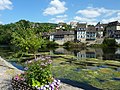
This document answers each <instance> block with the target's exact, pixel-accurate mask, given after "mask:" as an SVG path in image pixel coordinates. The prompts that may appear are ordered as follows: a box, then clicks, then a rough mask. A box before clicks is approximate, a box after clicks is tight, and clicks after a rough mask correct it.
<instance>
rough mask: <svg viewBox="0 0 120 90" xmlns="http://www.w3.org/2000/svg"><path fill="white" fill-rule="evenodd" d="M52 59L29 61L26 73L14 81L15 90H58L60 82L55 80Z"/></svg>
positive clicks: (43, 57)
mask: <svg viewBox="0 0 120 90" xmlns="http://www.w3.org/2000/svg"><path fill="white" fill-rule="evenodd" d="M51 63H52V60H51V58H50V57H46V56H41V57H39V58H37V59H35V60H31V61H27V62H26V67H25V72H24V73H22V74H20V75H17V76H15V77H14V78H13V79H12V87H13V89H14V90H58V89H59V86H60V80H56V79H54V78H53V76H52V73H51Z"/></svg>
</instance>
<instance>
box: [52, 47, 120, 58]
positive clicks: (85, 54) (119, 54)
mask: <svg viewBox="0 0 120 90" xmlns="http://www.w3.org/2000/svg"><path fill="white" fill-rule="evenodd" d="M50 54H51V55H52V54H64V55H74V56H76V57H77V59H79V60H81V59H86V58H96V59H101V60H120V48H117V49H116V48H85V49H79V48H78V49H72V50H67V49H65V48H63V47H59V48H57V49H55V50H51V51H50Z"/></svg>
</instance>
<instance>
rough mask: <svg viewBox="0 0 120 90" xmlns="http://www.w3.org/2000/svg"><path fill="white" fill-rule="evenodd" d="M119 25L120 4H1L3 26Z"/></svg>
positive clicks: (18, 0) (15, 0) (113, 0)
mask: <svg viewBox="0 0 120 90" xmlns="http://www.w3.org/2000/svg"><path fill="white" fill-rule="evenodd" d="M21 19H25V20H29V21H31V22H40V23H45V22H49V23H59V22H65V23H69V22H73V21H74V22H81V23H83V22H86V23H88V24H94V25H95V24H96V23H98V22H101V23H108V22H112V21H116V20H117V21H120V0H0V24H9V23H14V22H17V21H19V20H21Z"/></svg>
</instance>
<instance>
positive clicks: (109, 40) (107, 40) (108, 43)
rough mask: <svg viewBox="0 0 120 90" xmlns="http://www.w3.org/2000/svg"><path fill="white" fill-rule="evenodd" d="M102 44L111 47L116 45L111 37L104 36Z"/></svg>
mask: <svg viewBox="0 0 120 90" xmlns="http://www.w3.org/2000/svg"><path fill="white" fill-rule="evenodd" d="M103 45H104V46H107V47H113V46H117V43H116V41H115V39H113V38H105V39H104V41H103Z"/></svg>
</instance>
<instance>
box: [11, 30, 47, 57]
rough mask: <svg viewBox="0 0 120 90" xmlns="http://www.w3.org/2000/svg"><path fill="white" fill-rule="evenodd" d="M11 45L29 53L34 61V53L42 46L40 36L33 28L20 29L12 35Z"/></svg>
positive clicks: (42, 42) (42, 40) (42, 41)
mask: <svg viewBox="0 0 120 90" xmlns="http://www.w3.org/2000/svg"><path fill="white" fill-rule="evenodd" d="M12 38H13V39H12V41H11V43H12V44H13V45H15V46H17V47H18V48H19V49H20V50H22V51H25V52H30V53H33V54H34V57H35V59H36V53H37V51H38V49H39V48H41V47H42V45H43V44H44V42H45V41H44V39H42V37H41V35H40V34H36V33H35V32H34V29H33V28H27V29H21V30H19V31H17V32H14V33H13V34H12Z"/></svg>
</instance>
